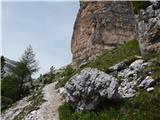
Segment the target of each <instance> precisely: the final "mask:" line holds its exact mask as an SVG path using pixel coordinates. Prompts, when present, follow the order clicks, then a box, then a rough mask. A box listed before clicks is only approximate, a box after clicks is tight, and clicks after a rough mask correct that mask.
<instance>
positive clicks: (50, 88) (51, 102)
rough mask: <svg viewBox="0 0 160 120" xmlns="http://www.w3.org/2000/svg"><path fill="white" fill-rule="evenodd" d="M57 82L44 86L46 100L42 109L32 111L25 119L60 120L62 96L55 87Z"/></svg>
mask: <svg viewBox="0 0 160 120" xmlns="http://www.w3.org/2000/svg"><path fill="white" fill-rule="evenodd" d="M55 85H56V82H54V83H51V84H48V85H46V86H45V87H44V88H43V94H44V100H46V102H44V103H43V104H42V105H41V106H40V109H38V110H35V111H32V112H31V113H30V114H28V115H27V116H26V118H25V120H59V116H58V107H59V106H60V105H61V104H62V97H61V96H60V94H59V93H58V91H57V89H56V88H55Z"/></svg>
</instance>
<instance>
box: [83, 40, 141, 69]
mask: <svg viewBox="0 0 160 120" xmlns="http://www.w3.org/2000/svg"><path fill="white" fill-rule="evenodd" d="M135 55H140V51H139V45H138V42H137V40H132V41H130V42H128V43H126V44H124V45H121V46H119V47H118V48H116V49H113V50H111V51H106V52H105V53H104V54H103V55H101V56H99V57H98V58H97V59H96V60H94V61H92V62H90V63H89V64H87V65H86V66H85V67H93V68H98V69H99V70H102V71H105V72H106V71H108V68H109V67H110V66H112V65H114V64H116V63H118V62H121V61H122V60H125V59H130V61H131V60H132V59H133V58H134V56H135ZM128 62H129V61H128Z"/></svg>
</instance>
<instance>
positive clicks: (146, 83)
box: [138, 76, 155, 89]
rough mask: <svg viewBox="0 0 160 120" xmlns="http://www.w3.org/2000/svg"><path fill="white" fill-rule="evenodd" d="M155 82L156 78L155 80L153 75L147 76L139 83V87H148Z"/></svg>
mask: <svg viewBox="0 0 160 120" xmlns="http://www.w3.org/2000/svg"><path fill="white" fill-rule="evenodd" d="M154 83H155V80H154V79H153V78H152V77H150V76H147V77H146V78H145V79H144V80H143V81H142V82H141V83H140V84H139V85H138V87H139V88H144V89H147V88H148V87H151V86H152V85H153V84H154Z"/></svg>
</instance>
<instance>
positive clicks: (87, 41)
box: [71, 1, 135, 67]
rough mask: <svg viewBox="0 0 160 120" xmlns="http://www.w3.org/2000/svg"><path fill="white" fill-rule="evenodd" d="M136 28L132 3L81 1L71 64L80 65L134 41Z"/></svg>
mask: <svg viewBox="0 0 160 120" xmlns="http://www.w3.org/2000/svg"><path fill="white" fill-rule="evenodd" d="M134 27H135V20H134V14H133V12H132V9H131V3H130V2H127V1H123V2H122V1H121V2H119V1H103V2H102V1H101V2H96V1H94V2H80V9H79V13H78V15H77V19H76V22H75V25H74V32H73V36H72V43H71V50H72V54H73V58H72V64H73V65H74V66H76V67H79V66H80V65H81V64H83V63H86V62H88V61H89V60H93V59H94V58H95V57H96V56H98V55H100V54H102V53H103V52H104V50H110V49H113V48H115V47H116V46H118V45H119V44H123V43H125V42H127V41H129V40H131V39H132V38H133V37H134Z"/></svg>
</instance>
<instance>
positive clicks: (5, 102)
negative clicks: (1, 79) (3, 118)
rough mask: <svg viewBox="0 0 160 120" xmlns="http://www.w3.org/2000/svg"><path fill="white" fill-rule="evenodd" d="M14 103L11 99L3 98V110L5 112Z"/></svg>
mask: <svg viewBox="0 0 160 120" xmlns="http://www.w3.org/2000/svg"><path fill="white" fill-rule="evenodd" d="M12 103H13V100H12V99H11V98H8V97H5V96H1V110H2V111H3V110H5V109H6V108H8V107H9V106H10V105H11V104H12Z"/></svg>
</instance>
